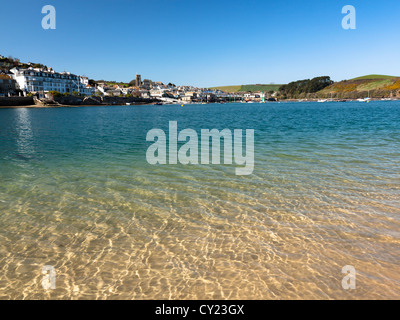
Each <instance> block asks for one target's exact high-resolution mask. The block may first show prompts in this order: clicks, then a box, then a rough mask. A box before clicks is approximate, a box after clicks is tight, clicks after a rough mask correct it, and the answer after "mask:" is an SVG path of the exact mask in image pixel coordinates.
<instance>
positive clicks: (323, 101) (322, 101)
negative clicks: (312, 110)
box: [318, 99, 328, 103]
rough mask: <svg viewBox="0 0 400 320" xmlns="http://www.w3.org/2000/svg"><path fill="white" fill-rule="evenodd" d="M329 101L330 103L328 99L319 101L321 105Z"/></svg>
mask: <svg viewBox="0 0 400 320" xmlns="http://www.w3.org/2000/svg"><path fill="white" fill-rule="evenodd" d="M327 101H328V99H321V100H318V102H319V103H325V102H327Z"/></svg>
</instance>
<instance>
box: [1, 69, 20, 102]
mask: <svg viewBox="0 0 400 320" xmlns="http://www.w3.org/2000/svg"><path fill="white" fill-rule="evenodd" d="M15 91H16V82H15V80H14V79H13V78H12V77H11V76H9V75H7V74H1V73H0V97H6V96H8V95H13V94H15Z"/></svg>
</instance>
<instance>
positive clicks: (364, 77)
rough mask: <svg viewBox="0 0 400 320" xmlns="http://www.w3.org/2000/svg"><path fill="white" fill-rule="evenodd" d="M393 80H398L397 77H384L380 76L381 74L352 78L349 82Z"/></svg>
mask: <svg viewBox="0 0 400 320" xmlns="http://www.w3.org/2000/svg"><path fill="white" fill-rule="evenodd" d="M394 78H398V77H394V76H385V75H381V74H370V75H368V76H362V77H358V78H354V79H351V80H377V79H386V80H387V79H394Z"/></svg>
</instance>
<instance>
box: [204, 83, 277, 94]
mask: <svg viewBox="0 0 400 320" xmlns="http://www.w3.org/2000/svg"><path fill="white" fill-rule="evenodd" d="M280 86H281V84H248V85H241V86H222V87H213V88H210V89H213V90H222V91H225V92H230V93H237V92H248V91H250V92H257V91H264V92H268V91H278V90H279V87H280Z"/></svg>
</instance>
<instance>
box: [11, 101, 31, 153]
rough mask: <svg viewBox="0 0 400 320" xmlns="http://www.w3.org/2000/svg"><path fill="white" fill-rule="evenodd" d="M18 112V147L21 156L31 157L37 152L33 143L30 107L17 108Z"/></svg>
mask: <svg viewBox="0 0 400 320" xmlns="http://www.w3.org/2000/svg"><path fill="white" fill-rule="evenodd" d="M15 112H17V114H18V117H17V123H16V130H17V133H18V137H17V149H18V153H19V155H20V156H23V157H30V156H32V155H33V154H34V153H35V148H34V144H33V132H32V126H31V120H30V117H29V112H30V111H29V109H25V108H21V109H19V108H18V109H15Z"/></svg>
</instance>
